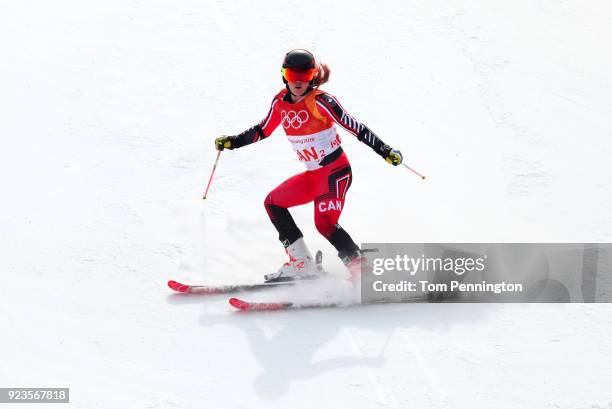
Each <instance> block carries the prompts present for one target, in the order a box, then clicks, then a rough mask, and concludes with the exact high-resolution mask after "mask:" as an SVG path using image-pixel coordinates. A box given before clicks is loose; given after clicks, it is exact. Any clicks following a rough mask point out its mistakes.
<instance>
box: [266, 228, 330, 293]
mask: <svg viewBox="0 0 612 409" xmlns="http://www.w3.org/2000/svg"><path fill="white" fill-rule="evenodd" d="M285 252H286V253H287V255H288V256H289V261H287V262H286V263H284V264H283V265H282V266H281V268H279V269H278V271H277V272H275V273H272V274H266V275H265V276H264V279H265V280H266V282H267V283H270V282H278V281H293V280H311V279H316V278H319V277H320V276H321V275H323V269H322V268H321V263H320V262H319V259H320V255H319V253H317V259H316V260H315V259H314V258H313V257H312V254H310V250H308V247H306V243H305V242H304V239H303V238H299V239H297V240H296V241H294V242H293V243H292V244H291V245H289V247H287V248H286V249H285Z"/></svg>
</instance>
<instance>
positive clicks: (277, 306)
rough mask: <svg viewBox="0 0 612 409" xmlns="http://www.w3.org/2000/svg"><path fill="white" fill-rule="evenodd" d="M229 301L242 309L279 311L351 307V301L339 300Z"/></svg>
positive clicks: (234, 299) (231, 299)
mask: <svg viewBox="0 0 612 409" xmlns="http://www.w3.org/2000/svg"><path fill="white" fill-rule="evenodd" d="M229 303H230V305H231V306H232V307H234V308H236V309H238V310H240V311H278V310H302V309H309V308H331V307H350V306H352V305H357V304H351V303H345V302H337V301H312V302H300V303H295V302H292V301H279V302H250V301H245V300H241V299H239V298H230V299H229Z"/></svg>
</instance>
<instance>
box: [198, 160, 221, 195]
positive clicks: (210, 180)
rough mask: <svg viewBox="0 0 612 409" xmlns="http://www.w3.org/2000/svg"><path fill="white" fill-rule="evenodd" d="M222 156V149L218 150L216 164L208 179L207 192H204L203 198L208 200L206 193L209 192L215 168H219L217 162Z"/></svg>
mask: <svg viewBox="0 0 612 409" xmlns="http://www.w3.org/2000/svg"><path fill="white" fill-rule="evenodd" d="M220 156H221V151H219V152H217V159H215V164H214V166H213V169H212V172H210V179H208V185H207V186H206V192H204V196H203V197H202V199H203V200H206V195H207V194H208V189H210V182H212V179H213V176H214V175H215V169H217V163H219V157H220Z"/></svg>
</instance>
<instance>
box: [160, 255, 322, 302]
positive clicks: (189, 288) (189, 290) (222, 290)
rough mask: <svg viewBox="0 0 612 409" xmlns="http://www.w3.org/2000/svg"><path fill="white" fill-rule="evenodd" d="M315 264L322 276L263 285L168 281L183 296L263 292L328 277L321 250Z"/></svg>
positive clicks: (270, 282)
mask: <svg viewBox="0 0 612 409" xmlns="http://www.w3.org/2000/svg"><path fill="white" fill-rule="evenodd" d="M315 263H316V265H317V268H318V269H319V271H320V273H321V274H320V275H313V276H308V277H305V278H302V279H299V280H278V281H267V282H263V283H255V284H227V285H218V286H209V285H190V284H183V283H179V282H178V281H174V280H170V281H168V287H170V288H171V289H173V290H174V291H176V292H177V293H182V294H226V293H236V292H239V291H255V290H263V289H266V288H270V287H276V286H280V285H295V284H298V283H307V282H313V281H317V280H318V279H321V278H323V277H325V276H326V275H327V272H325V270H323V266H322V263H323V253H322V252H321V250H319V251H317V253H316V256H315Z"/></svg>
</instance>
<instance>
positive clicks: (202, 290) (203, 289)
mask: <svg viewBox="0 0 612 409" xmlns="http://www.w3.org/2000/svg"><path fill="white" fill-rule="evenodd" d="M306 281H314V279H313V280H293V281H275V282H271V283H255V284H227V285H218V286H210V285H190V284H183V283H179V282H178V281H174V280H170V281H168V287H170V288H171V289H172V290H174V291H176V292H177V293H181V294H211V295H213V294H227V293H236V292H241V291H256V290H263V289H266V288H271V287H277V286H282V285H295V284H298V283H303V282H306Z"/></svg>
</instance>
